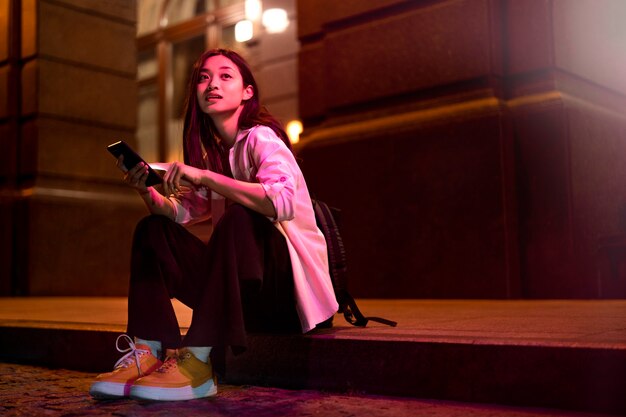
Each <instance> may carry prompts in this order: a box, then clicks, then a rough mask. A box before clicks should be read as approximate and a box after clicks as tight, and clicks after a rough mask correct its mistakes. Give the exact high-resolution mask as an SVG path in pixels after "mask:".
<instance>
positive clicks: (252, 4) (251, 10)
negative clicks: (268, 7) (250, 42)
mask: <svg viewBox="0 0 626 417" xmlns="http://www.w3.org/2000/svg"><path fill="white" fill-rule="evenodd" d="M244 7H245V10H246V20H258V19H259V18H260V17H261V9H262V8H263V6H262V5H261V0H246V3H245V6H244Z"/></svg>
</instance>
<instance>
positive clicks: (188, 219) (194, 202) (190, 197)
mask: <svg viewBox="0 0 626 417" xmlns="http://www.w3.org/2000/svg"><path fill="white" fill-rule="evenodd" d="M169 199H170V201H171V202H172V203H173V205H174V221H175V222H176V223H180V224H182V225H191V224H194V223H198V222H201V221H204V220H207V219H209V218H210V217H211V194H210V193H209V192H208V191H207V189H206V188H198V189H192V190H190V191H188V192H186V193H183V194H182V195H181V196H180V197H174V196H170V197H169Z"/></svg>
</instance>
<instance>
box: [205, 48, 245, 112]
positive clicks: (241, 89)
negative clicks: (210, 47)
mask: <svg viewBox="0 0 626 417" xmlns="http://www.w3.org/2000/svg"><path fill="white" fill-rule="evenodd" d="M196 91H197V95H198V104H199V105H200V108H201V109H202V111H203V112H205V113H207V114H208V115H213V114H219V113H232V112H234V111H236V110H238V109H239V108H240V107H243V104H244V103H243V101H244V100H248V99H249V98H251V97H252V96H253V94H254V92H253V88H252V86H244V85H243V79H242V78H241V74H240V73H239V69H238V68H237V66H236V65H235V64H234V63H233V62H232V61H231V60H230V59H228V58H226V57H225V56H223V55H214V56H212V57H210V58H208V59H207V60H206V61H204V64H203V65H202V67H201V68H200V77H199V79H198V85H197V89H196Z"/></svg>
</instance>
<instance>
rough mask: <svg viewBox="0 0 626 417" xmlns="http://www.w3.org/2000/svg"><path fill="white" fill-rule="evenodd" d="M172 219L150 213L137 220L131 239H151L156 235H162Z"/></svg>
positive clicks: (136, 240) (136, 241)
mask: <svg viewBox="0 0 626 417" xmlns="http://www.w3.org/2000/svg"><path fill="white" fill-rule="evenodd" d="M170 223H173V221H172V220H171V219H169V218H167V217H165V216H160V215H155V214H151V215H149V216H146V217H144V218H143V219H141V220H139V222H138V223H137V226H135V233H134V237H133V241H134V242H135V243H138V242H140V241H148V242H149V241H152V240H154V238H155V237H157V236H162V235H163V231H164V230H165V228H166V227H168V225H169V224H170Z"/></svg>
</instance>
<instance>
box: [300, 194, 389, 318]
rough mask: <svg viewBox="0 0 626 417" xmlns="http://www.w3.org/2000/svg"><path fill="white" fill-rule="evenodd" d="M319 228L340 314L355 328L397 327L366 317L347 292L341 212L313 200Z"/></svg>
mask: <svg viewBox="0 0 626 417" xmlns="http://www.w3.org/2000/svg"><path fill="white" fill-rule="evenodd" d="M312 203H313V210H314V212H315V220H316V222H317V226H318V227H319V228H320V230H321V231H322V234H323V235H324V238H325V240H326V246H327V249H328V263H329V268H330V271H329V272H330V278H331V280H332V284H333V289H334V291H335V297H336V298H337V303H338V304H339V311H338V312H339V313H343V316H344V318H345V319H346V321H347V322H348V323H350V324H352V325H353V326H360V327H365V326H367V323H368V322H369V321H375V322H378V323H382V324H386V325H387V326H392V327H395V326H396V325H397V323H396V322H395V321H392V320H387V319H384V318H381V317H365V316H363V314H362V313H361V310H359V307H358V306H357V305H356V301H354V298H353V297H352V296H351V295H350V293H349V292H348V290H347V269H348V268H347V262H346V250H345V247H344V244H343V239H342V238H341V234H340V233H339V225H338V224H337V223H338V221H337V220H338V216H339V210H337V209H332V208H330V207H329V206H328V205H327V204H326V203H324V202H323V201H320V200H312Z"/></svg>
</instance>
